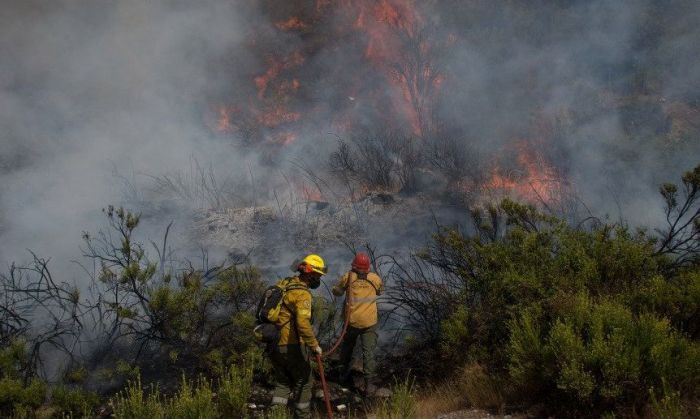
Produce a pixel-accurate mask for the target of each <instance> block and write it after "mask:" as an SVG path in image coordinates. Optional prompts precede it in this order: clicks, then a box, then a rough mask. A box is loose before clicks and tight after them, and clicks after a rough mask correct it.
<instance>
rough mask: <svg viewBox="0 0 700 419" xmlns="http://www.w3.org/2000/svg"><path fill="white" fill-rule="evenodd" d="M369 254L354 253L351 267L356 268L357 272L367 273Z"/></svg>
mask: <svg viewBox="0 0 700 419" xmlns="http://www.w3.org/2000/svg"><path fill="white" fill-rule="evenodd" d="M369 264H370V261H369V256H367V253H362V252H360V253H358V254H356V255H355V258H354V259H353V260H352V264H351V265H350V266H352V269H354V270H356V271H357V272H362V273H368V272H369Z"/></svg>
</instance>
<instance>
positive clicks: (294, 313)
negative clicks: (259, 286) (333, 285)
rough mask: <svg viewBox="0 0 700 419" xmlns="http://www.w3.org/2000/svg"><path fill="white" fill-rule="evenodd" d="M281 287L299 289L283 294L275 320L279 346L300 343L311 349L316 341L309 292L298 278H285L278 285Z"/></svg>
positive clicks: (316, 344)
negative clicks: (312, 325)
mask: <svg viewBox="0 0 700 419" xmlns="http://www.w3.org/2000/svg"><path fill="white" fill-rule="evenodd" d="M278 284H279V285H280V286H282V287H300V288H298V289H292V290H289V291H287V292H286V293H285V294H284V299H283V300H282V307H281V308H280V314H279V317H278V318H277V323H276V324H277V327H279V328H280V340H279V345H280V346H284V345H295V344H299V343H300V339H299V337H300V336H301V341H302V342H304V343H305V344H306V345H307V346H310V347H312V348H314V347H316V346H318V340H316V335H315V334H314V329H313V327H311V300H312V297H311V291H310V290H309V287H308V286H307V285H306V284H305V283H304V282H302V281H301V280H300V279H299V277H296V276H295V277H292V278H285V279H283V280H281V281H280V282H279V283H278Z"/></svg>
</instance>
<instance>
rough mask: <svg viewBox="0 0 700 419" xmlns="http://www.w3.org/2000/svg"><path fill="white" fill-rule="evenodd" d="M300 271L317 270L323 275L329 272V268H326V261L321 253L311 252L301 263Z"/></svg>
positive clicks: (309, 271)
mask: <svg viewBox="0 0 700 419" xmlns="http://www.w3.org/2000/svg"><path fill="white" fill-rule="evenodd" d="M299 267H300V272H302V273H311V272H316V273H318V274H321V275H325V274H326V273H328V268H326V263H325V262H324V261H323V258H322V257H321V256H319V255H314V254H310V255H308V256H306V257H305V258H304V259H303V260H302V261H301V264H300V265H299Z"/></svg>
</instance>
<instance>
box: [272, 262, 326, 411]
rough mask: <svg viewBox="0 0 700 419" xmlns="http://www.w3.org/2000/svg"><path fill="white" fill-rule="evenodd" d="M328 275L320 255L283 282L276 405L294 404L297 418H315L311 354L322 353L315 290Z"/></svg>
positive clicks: (274, 353)
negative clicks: (316, 326) (314, 309)
mask: <svg viewBox="0 0 700 419" xmlns="http://www.w3.org/2000/svg"><path fill="white" fill-rule="evenodd" d="M326 272H327V269H326V264H325V262H324V261H323V259H322V258H321V257H320V256H318V255H314V254H311V255H308V256H306V257H305V258H304V259H303V260H302V261H301V262H300V263H299V264H298V265H297V275H296V276H293V277H291V278H285V279H283V280H281V281H280V284H279V285H281V286H282V288H284V289H286V290H287V291H286V292H285V294H284V297H283V300H282V305H281V307H280V313H279V317H278V319H277V323H276V324H277V327H278V328H279V331H280V339H279V343H278V344H277V346H276V347H274V348H273V350H272V353H271V360H272V364H273V367H274V374H275V381H276V386H275V389H274V391H273V397H272V403H273V404H275V405H285V406H286V405H287V403H288V398H291V399H292V402H293V403H294V406H293V407H294V417H295V418H310V417H311V364H310V359H309V357H310V355H311V353H315V354H319V355H320V354H321V353H322V350H321V347H320V346H319V343H318V340H317V339H316V335H315V334H314V330H313V328H312V327H311V303H312V296H311V291H310V290H311V289H315V288H318V287H319V286H320V285H321V277H322V276H323V275H325V274H326Z"/></svg>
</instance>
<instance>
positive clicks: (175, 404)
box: [166, 375, 217, 419]
mask: <svg viewBox="0 0 700 419" xmlns="http://www.w3.org/2000/svg"><path fill="white" fill-rule="evenodd" d="M213 397H214V392H213V391H212V388H211V384H210V383H209V381H208V380H207V379H205V378H203V377H200V378H199V380H197V383H196V384H195V385H194V386H193V385H192V383H191V382H190V381H189V380H187V378H185V376H184V375H183V376H182V382H181V383H180V389H179V390H178V392H177V394H176V395H175V396H174V397H173V398H172V400H170V402H169V403H168V406H167V415H166V416H167V417H168V418H174V419H207V418H214V417H217V410H216V405H215V404H214V401H213Z"/></svg>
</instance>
